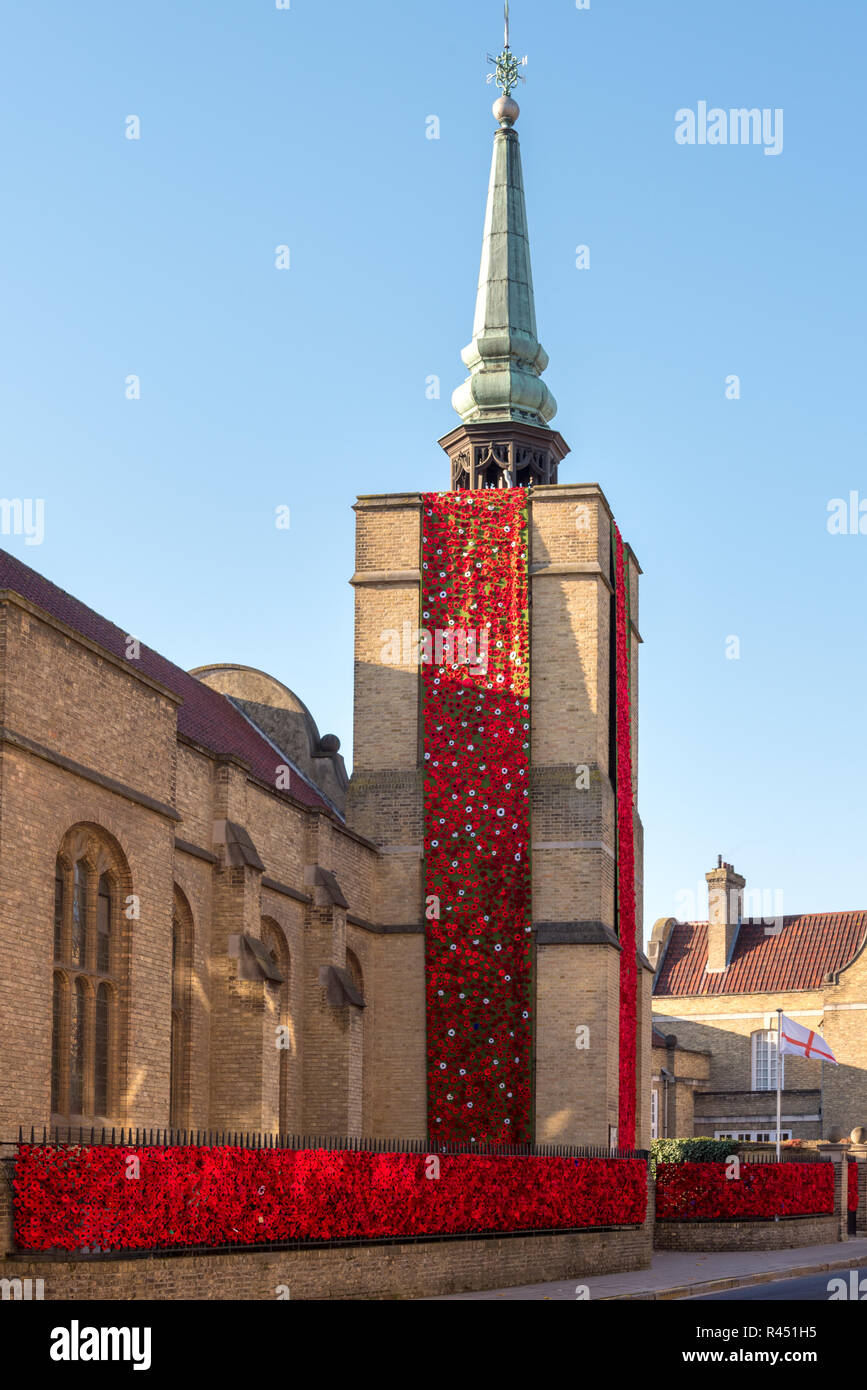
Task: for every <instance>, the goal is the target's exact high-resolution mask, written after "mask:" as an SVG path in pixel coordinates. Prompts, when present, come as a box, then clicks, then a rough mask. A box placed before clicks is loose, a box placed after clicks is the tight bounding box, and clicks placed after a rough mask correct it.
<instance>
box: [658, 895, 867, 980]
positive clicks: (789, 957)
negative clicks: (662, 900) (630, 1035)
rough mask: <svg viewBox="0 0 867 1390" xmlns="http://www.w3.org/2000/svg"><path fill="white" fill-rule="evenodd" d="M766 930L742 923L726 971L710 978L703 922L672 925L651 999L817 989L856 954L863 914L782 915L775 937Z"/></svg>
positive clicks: (866, 930)
mask: <svg viewBox="0 0 867 1390" xmlns="http://www.w3.org/2000/svg"><path fill="white" fill-rule="evenodd" d="M769 930H770V929H769V925H768V924H766V923H765V922H763V921H761V920H758V921H756V920H754V919H752V918H748V919H747V920H746V921H745V922H742V923H741V928H740V931H739V932H738V937H737V941H736V942H735V949H734V953H733V955H732V960H731V964H730V965H729V967H728V969H727V970H723V971H720V972H719V973H715V974H712V975H709V974H708V973H707V972H706V970H705V965H706V964H707V922H678V923H676V925H675V926H673V927H672V929H671V935H670V936H669V939H668V946H667V948H666V952H665V956H664V959H663V962H662V967H661V969H660V971H659V976H658V978H657V981H656V984H655V986H654V990H653V993H654V995H658V994H675V995H682V994H765V993H770V992H772V991H774V990H786V989H818V988H819V986H820V985H821V983H822V981H823V979H824V978H825V976H826V975H827V974H829V973H830V972H831V971H834V970H842V969H843V967H844V966H845V965H848V964H849V962H850V961H851V960H852V959H853V958H854V956H855V955H856V954H857V952H858V950H859V948H860V947H861V945H862V944H863V943H864V940H865V936H867V912H817V913H808V914H807V915H805V916H801V917H798V916H792V917H784V918H783V919H782V928H781V930H780V932H779V933H778V934H776V935H774V934H769Z"/></svg>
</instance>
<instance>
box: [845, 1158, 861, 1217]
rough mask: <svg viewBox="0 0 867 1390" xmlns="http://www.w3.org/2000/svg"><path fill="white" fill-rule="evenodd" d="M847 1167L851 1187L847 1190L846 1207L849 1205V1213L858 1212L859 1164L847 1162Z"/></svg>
mask: <svg viewBox="0 0 867 1390" xmlns="http://www.w3.org/2000/svg"><path fill="white" fill-rule="evenodd" d="M846 1167H847V1168H848V1169H849V1176H848V1183H849V1186H848V1188H847V1189H846V1198H847V1202H846V1205H847V1208H848V1210H849V1211H857V1210H858V1164H857V1163H851V1162H847V1164H846Z"/></svg>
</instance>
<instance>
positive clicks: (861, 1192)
mask: <svg viewBox="0 0 867 1390" xmlns="http://www.w3.org/2000/svg"><path fill="white" fill-rule="evenodd" d="M855 1234H856V1236H861V1237H863V1236H867V1152H865V1153H864V1154H863V1156H862V1154H861V1153H860V1151H859V1154H858V1212H857V1215H856V1217H855Z"/></svg>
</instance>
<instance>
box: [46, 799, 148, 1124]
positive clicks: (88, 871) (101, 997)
mask: <svg viewBox="0 0 867 1390" xmlns="http://www.w3.org/2000/svg"><path fill="white" fill-rule="evenodd" d="M130 891H131V884H130V879H129V870H128V868H127V865H126V861H125V859H124V857H123V854H122V852H121V850H120V848H119V846H118V845H117V844H116V842H115V841H114V840H113V838H112V837H111V836H110V835H108V834H107V832H105V831H102V830H100V828H99V827H98V826H91V825H78V826H74V827H73V829H72V830H70V831H68V832H67V834H66V835H65V836H64V839H63V844H62V845H61V847H60V853H59V854H58V857H57V861H56V864H55V872H54V965H55V969H54V997H53V1004H52V1037H51V1114H52V1121H53V1122H54V1123H57V1124H62V1122H70V1123H75V1124H84V1123H87V1124H96V1123H112V1122H115V1121H116V1120H117V1119H118V1118H119V1116H118V1115H117V1107H118V1097H119V1096H120V1094H121V1091H122V1084H121V1083H122V1079H121V1075H120V1072H121V1070H122V1058H121V1057H120V1056H119V1047H118V1044H119V1037H120V1028H119V1020H118V1010H119V1007H120V1004H119V1001H120V999H121V998H122V994H123V991H122V984H123V978H124V976H125V961H126V946H125V942H124V938H123V930H122V927H123V923H124V917H123V911H122V906H121V904H122V902H123V900H124V897H125V896H126V895H127V894H128V893H129V892H130Z"/></svg>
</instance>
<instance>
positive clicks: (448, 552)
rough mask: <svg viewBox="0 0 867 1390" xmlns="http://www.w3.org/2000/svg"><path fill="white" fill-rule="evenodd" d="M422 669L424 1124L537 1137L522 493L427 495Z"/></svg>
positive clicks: (436, 1132) (456, 1135)
mask: <svg viewBox="0 0 867 1390" xmlns="http://www.w3.org/2000/svg"><path fill="white" fill-rule="evenodd" d="M421 590H422V612H421V618H422V621H421V660H422V700H423V712H424V759H425V790H424V816H425V824H424V845H425V874H426V888H425V892H426V901H427V913H426V915H427V935H426V957H427V959H426V989H427V1049H428V1124H429V1129H430V1133H431V1137H432V1139H435V1140H440V1141H446V1142H448V1141H466V1140H473V1139H475V1140H478V1141H480V1142H483V1141H489V1142H501V1143H503V1142H505V1143H525V1142H528V1141H530V1140H531V1139H532V1137H533V1135H532V1096H531V1090H532V1087H531V1075H532V1021H531V996H532V923H531V905H530V796H529V785H528V784H529V766H530V689H529V676H530V661H529V640H530V639H529V619H528V604H527V497H526V493H525V491H524V490H523V489H518V488H514V489H510V490H508V491H502V492H500V491H497V492H492V491H466V492H451V493H428V494H426V495H425V496H424V499H423V517H422V586H421Z"/></svg>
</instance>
